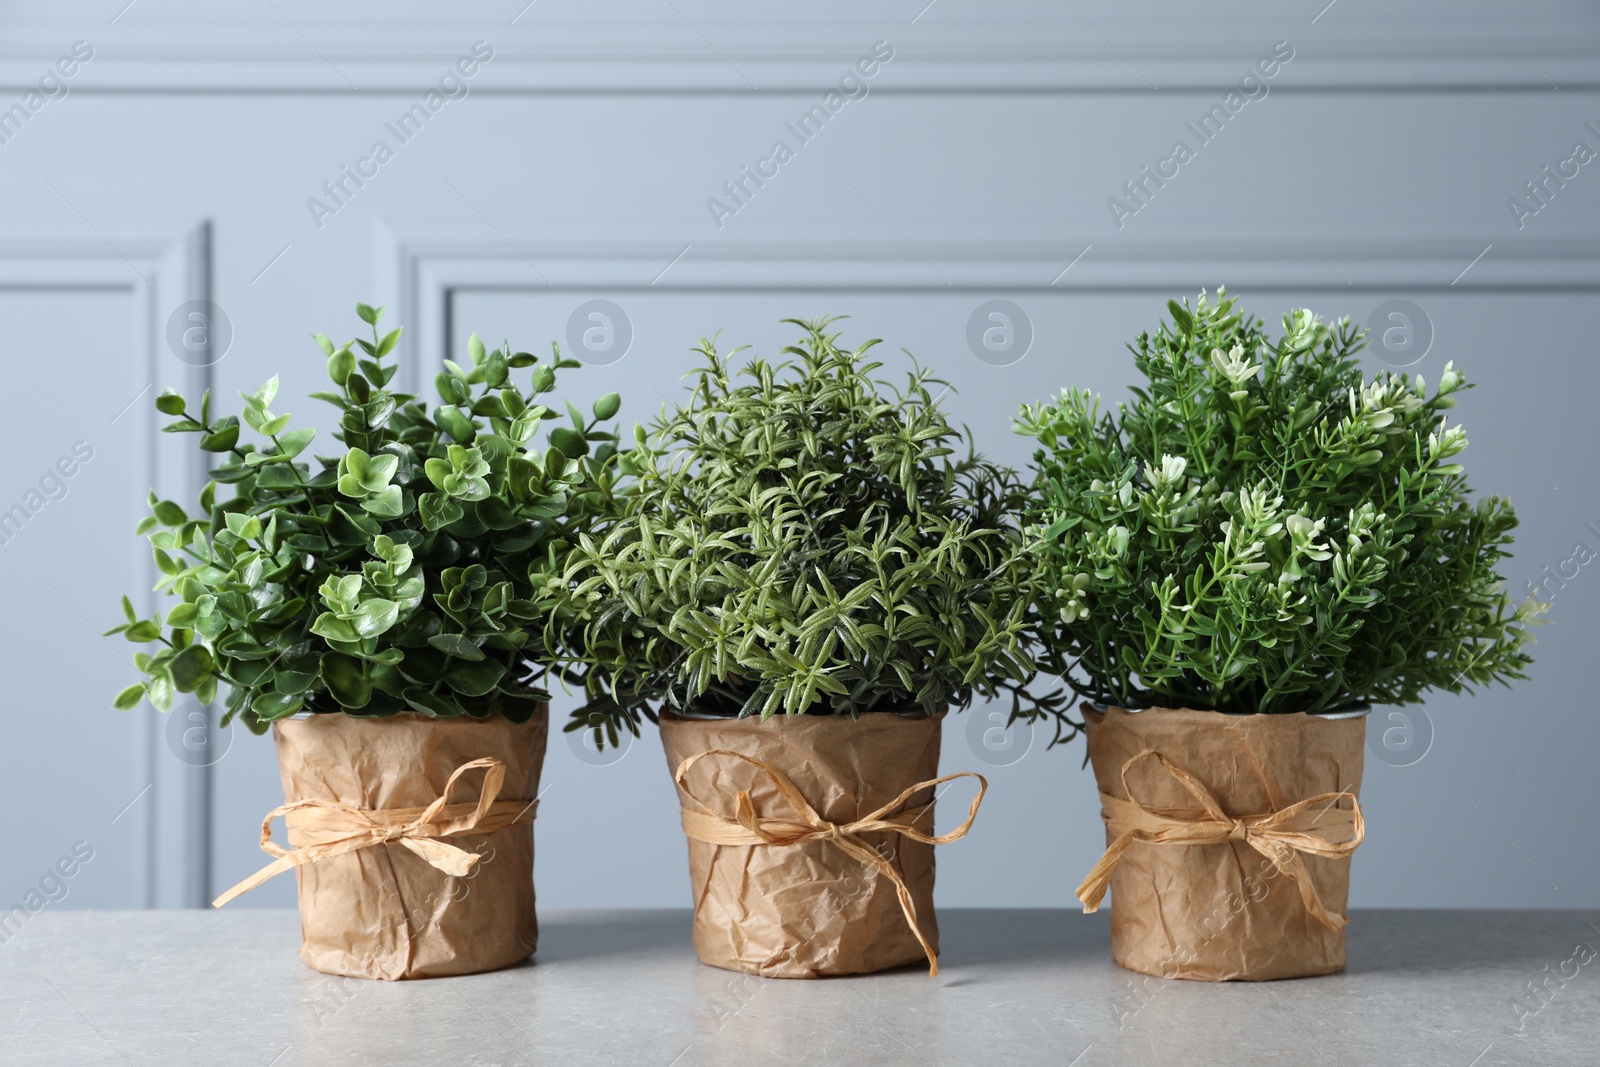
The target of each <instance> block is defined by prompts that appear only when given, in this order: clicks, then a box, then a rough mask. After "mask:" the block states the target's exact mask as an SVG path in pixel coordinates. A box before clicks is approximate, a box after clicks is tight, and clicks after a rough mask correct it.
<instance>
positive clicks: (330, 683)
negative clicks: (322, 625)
mask: <svg viewBox="0 0 1600 1067" xmlns="http://www.w3.org/2000/svg"><path fill="white" fill-rule="evenodd" d="M322 680H323V682H324V683H326V685H327V687H328V695H329V696H331V697H333V699H334V700H335V701H337V702H338V704H339V706H340V707H341V708H362V707H365V706H366V705H367V702H368V701H369V700H371V699H372V684H371V682H369V681H368V680H367V674H366V671H365V669H364V668H363V667H362V666H361V661H360V660H358V659H354V658H353V657H350V656H345V655H341V654H340V653H338V652H325V653H323V656H322Z"/></svg>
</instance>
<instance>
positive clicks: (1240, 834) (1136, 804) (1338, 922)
mask: <svg viewBox="0 0 1600 1067" xmlns="http://www.w3.org/2000/svg"><path fill="white" fill-rule="evenodd" d="M1146 757H1153V758H1154V759H1155V760H1156V762H1158V763H1160V764H1161V766H1162V768H1163V769H1164V770H1166V772H1167V773H1168V774H1170V775H1172V777H1173V778H1175V779H1177V781H1178V784H1180V785H1182V786H1183V787H1184V789H1186V790H1188V791H1189V794H1190V795H1191V796H1193V797H1194V798H1195V799H1196V800H1198V801H1199V802H1200V806H1201V807H1202V808H1203V809H1205V810H1204V811H1199V812H1196V811H1190V810H1172V809H1157V808H1149V807H1146V806H1145V805H1144V804H1143V803H1141V802H1140V801H1138V800H1137V799H1132V798H1133V790H1132V789H1131V788H1130V787H1129V785H1128V771H1129V770H1130V769H1131V768H1132V767H1133V765H1134V764H1135V763H1138V762H1139V761H1140V760H1142V759H1145V758H1146ZM1122 788H1123V790H1124V791H1125V792H1126V793H1127V794H1128V796H1129V798H1130V799H1128V800H1122V799H1120V798H1118V797H1113V796H1107V795H1106V794H1105V793H1101V794H1100V803H1101V805H1102V806H1103V808H1104V811H1103V812H1102V814H1103V815H1104V817H1105V821H1106V828H1107V829H1109V830H1111V831H1112V832H1113V833H1115V834H1116V835H1117V837H1116V838H1115V839H1114V840H1113V841H1112V842H1111V845H1110V847H1108V848H1107V849H1106V851H1105V854H1104V855H1103V856H1101V857H1100V862H1099V863H1096V864H1095V865H1094V869H1093V870H1091V871H1090V872H1089V876H1088V877H1087V878H1085V879H1084V880H1083V882H1082V884H1081V885H1079V886H1078V891H1077V896H1078V899H1079V900H1080V901H1082V902H1083V910H1084V911H1085V912H1092V911H1096V910H1098V909H1099V907H1100V901H1101V900H1102V899H1104V898H1105V895H1106V889H1107V887H1109V886H1110V884H1111V872H1112V871H1113V870H1115V869H1116V866H1117V864H1118V862H1120V861H1121V859H1122V854H1123V853H1124V852H1126V851H1127V850H1128V846H1130V845H1132V844H1133V843H1134V842H1135V841H1144V842H1147V843H1149V844H1153V845H1214V844H1220V843H1222V842H1226V841H1243V842H1244V843H1245V844H1247V845H1249V846H1250V847H1251V848H1253V849H1255V850H1256V851H1257V852H1259V853H1261V854H1262V855H1263V856H1265V857H1267V858H1268V859H1269V860H1271V861H1272V863H1273V865H1274V866H1275V867H1276V868H1277V869H1278V871H1279V872H1280V873H1282V874H1286V875H1288V876H1289V877H1290V878H1291V879H1292V880H1293V881H1294V883H1295V885H1297V886H1299V888H1300V899H1301V901H1302V902H1303V903H1304V904H1305V908H1306V911H1307V912H1308V913H1309V914H1310V915H1311V917H1312V918H1313V919H1316V920H1317V921H1318V922H1320V923H1321V924H1322V925H1323V926H1326V927H1327V928H1328V929H1330V930H1342V929H1344V926H1345V922H1346V919H1345V917H1344V916H1343V915H1339V914H1336V913H1334V912H1331V911H1329V910H1328V908H1327V906H1326V905H1324V904H1323V903H1322V896H1321V894H1319V893H1318V892H1317V887H1316V886H1315V885H1314V884H1313V883H1312V881H1311V872H1310V871H1309V870H1307V869H1306V864H1305V859H1304V857H1303V856H1302V853H1305V854H1309V855H1313V856H1327V857H1332V858H1337V857H1341V856H1348V855H1350V854H1351V853H1352V852H1354V851H1355V850H1356V846H1357V845H1359V844H1361V841H1362V839H1363V838H1365V837H1366V835H1367V828H1366V823H1365V821H1363V819H1362V817H1361V802H1360V801H1359V800H1357V799H1356V797H1355V795H1354V794H1353V793H1348V792H1344V791H1341V792H1338V793H1319V794H1318V795H1317V796H1314V797H1307V798H1306V799H1305V800H1301V801H1298V802H1297V803H1294V804H1291V805H1289V806H1288V807H1286V808H1284V809H1282V810H1281V811H1273V812H1268V813H1266V814H1264V815H1244V816H1240V817H1238V818H1235V817H1234V816H1232V815H1228V814H1227V813H1225V812H1224V811H1223V810H1222V805H1221V804H1220V803H1218V802H1217V798H1216V797H1215V796H1214V795H1212V793H1211V791H1210V790H1209V789H1207V788H1206V787H1205V786H1204V785H1203V784H1201V783H1200V782H1199V781H1198V780H1197V779H1196V778H1195V777H1194V776H1193V775H1191V774H1190V773H1189V772H1187V771H1185V770H1184V769H1183V768H1181V767H1179V766H1178V765H1177V764H1175V763H1173V762H1172V761H1171V760H1169V759H1168V758H1167V757H1166V756H1163V755H1162V754H1161V753H1159V752H1157V751H1155V750H1154V749H1149V748H1147V749H1144V750H1143V751H1141V752H1139V753H1138V754H1137V755H1135V756H1133V757H1132V758H1131V759H1129V760H1128V762H1126V763H1124V764H1123V765H1122ZM1345 798H1348V799H1349V801H1350V806H1349V807H1348V808H1347V807H1344V806H1342V805H1340V806H1337V807H1336V806H1335V805H1337V804H1338V802H1339V801H1340V800H1342V799H1345Z"/></svg>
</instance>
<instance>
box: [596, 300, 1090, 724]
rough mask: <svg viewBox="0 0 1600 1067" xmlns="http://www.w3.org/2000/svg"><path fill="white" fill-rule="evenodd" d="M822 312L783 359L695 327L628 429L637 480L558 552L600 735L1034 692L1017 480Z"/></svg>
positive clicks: (1027, 712) (911, 377)
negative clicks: (676, 388)
mask: <svg viewBox="0 0 1600 1067" xmlns="http://www.w3.org/2000/svg"><path fill="white" fill-rule="evenodd" d="M832 321H833V320H822V321H818V322H802V321H799V320H785V322H787V323H791V324H792V325H794V326H796V327H798V328H799V329H800V330H801V331H802V334H803V336H802V338H801V340H800V343H799V344H797V345H795V346H792V347H787V348H784V349H783V350H782V352H781V357H783V358H781V360H780V361H769V360H767V359H763V358H757V357H747V358H745V359H744V360H743V361H742V365H741V366H738V367H737V368H736V367H735V366H734V363H735V359H736V357H739V356H740V353H742V352H744V349H735V350H734V351H733V352H730V353H727V354H726V355H724V354H719V353H718V352H717V350H716V347H715V343H714V341H710V340H706V341H702V342H701V344H700V347H699V348H698V352H699V353H700V355H701V356H702V357H703V363H702V364H701V365H700V366H699V367H698V368H697V369H696V370H694V371H693V372H692V373H691V374H690V375H689V376H688V377H689V378H691V379H692V389H693V393H692V396H691V397H690V399H689V400H688V401H687V402H686V403H684V404H683V405H681V406H675V407H672V408H670V409H664V410H663V412H662V415H661V416H660V418H659V419H657V420H656V421H655V422H654V424H653V425H652V427H651V428H650V430H649V432H648V433H647V432H646V430H645V429H644V428H643V427H640V428H639V429H638V430H637V436H638V447H637V448H634V449H632V450H630V451H629V452H628V454H627V466H628V469H629V471H630V472H631V473H633V474H635V475H636V479H635V482H634V484H633V486H632V491H631V492H630V493H629V494H628V496H627V498H626V500H625V502H624V505H623V507H622V509H621V511H620V512H619V514H618V515H616V516H615V517H612V518H608V520H607V522H606V529H605V530H604V532H603V533H600V532H588V531H586V532H584V533H582V534H581V535H580V536H579V537H578V539H577V547H576V548H575V549H574V551H573V553H572V554H571V556H570V557H569V559H570V563H569V567H568V570H567V578H568V580H569V581H570V582H571V586H572V591H573V598H574V609H573V610H574V612H575V613H576V614H578V615H579V616H580V620H579V621H578V622H577V623H576V624H574V633H575V634H576V635H577V637H578V640H577V645H576V648H577V651H576V655H575V659H574V660H573V662H572V665H573V666H575V667H579V668H581V670H582V672H583V673H584V675H585V678H584V685H585V696H586V701H585V703H584V706H583V707H581V708H579V709H578V711H577V712H576V713H575V716H574V718H573V720H572V722H571V723H570V724H569V727H568V729H570V730H576V729H584V728H592V729H594V730H595V733H596V735H597V740H599V741H600V742H601V743H604V740H605V739H606V738H608V737H609V739H610V740H611V741H612V742H613V743H614V742H615V741H616V739H617V737H618V731H619V730H620V729H628V730H631V731H632V732H633V733H635V734H637V733H638V729H639V722H640V720H641V718H643V719H649V720H651V721H654V720H655V716H656V714H657V710H658V709H659V708H662V707H665V708H670V709H675V710H684V709H692V710H693V711H695V712H698V713H711V714H721V715H729V716H732V715H758V716H760V717H762V718H763V719H764V718H767V717H769V716H772V715H774V714H778V713H780V712H781V713H784V714H789V715H795V714H801V713H810V714H848V715H852V716H855V715H859V714H860V713H863V712H871V711H880V710H911V709H918V708H920V709H923V710H926V711H935V710H942V709H944V708H946V707H949V706H952V705H953V706H957V707H964V706H966V705H967V704H969V703H970V702H971V701H972V699H973V698H974V696H982V697H992V696H996V695H1009V696H1010V697H1011V698H1012V707H1013V713H1014V715H1015V716H1021V717H1024V718H1029V719H1032V718H1035V717H1038V716H1041V715H1053V714H1056V713H1058V712H1059V711H1060V708H1061V697H1059V696H1054V697H1048V696H1047V697H1045V698H1044V699H1042V700H1038V699H1035V698H1034V697H1033V696H1032V695H1031V694H1029V693H1028V692H1027V690H1026V686H1027V684H1028V683H1029V682H1030V681H1031V680H1032V679H1033V677H1034V674H1035V670H1034V662H1033V651H1034V645H1035V643H1036V641H1037V639H1038V621H1039V620H1038V617H1037V614H1036V609H1035V607H1034V601H1035V597H1034V580H1035V578H1034V575H1035V572H1036V557H1035V556H1034V554H1033V552H1032V551H1031V550H1030V548H1029V546H1028V545H1027V544H1026V543H1025V542H1024V539H1023V536H1022V531H1021V529H1020V526H1019V524H1018V522H1017V516H1018V514H1019V509H1020V508H1021V506H1022V503H1023V501H1024V486H1023V485H1022V483H1021V480H1020V478H1019V477H1018V476H1017V475H1016V473H1015V472H1013V471H1011V470H1009V469H1006V468H1004V467H1000V466H997V465H996V464H993V463H990V462H988V461H987V460H985V459H984V458H983V457H982V456H980V455H978V454H976V453H975V452H974V451H973V450H972V447H971V442H970V440H969V438H968V435H967V433H966V432H965V430H963V429H960V428H957V427H955V426H952V425H951V424H950V423H949V421H948V420H947V419H946V417H945V414H944V412H943V411H942V410H941V409H940V407H939V403H938V401H939V399H940V396H942V394H943V392H944V391H945V388H946V387H945V383H943V382H940V381H938V380H936V379H934V378H933V377H931V376H930V374H929V372H928V371H927V370H925V369H922V368H920V367H917V366H916V365H915V364H914V362H913V365H912V367H911V369H910V370H909V371H908V374H907V381H906V384H905V386H904V388H903V389H895V388H893V387H892V386H890V385H888V384H887V383H885V382H883V381H880V380H878V379H877V378H875V377H874V376H873V375H874V372H876V371H877V370H879V368H880V367H881V366H882V364H881V363H878V362H874V361H872V359H871V355H870V350H871V349H872V348H873V346H874V345H876V344H878V342H877V341H868V342H867V343H865V344H863V345H862V346H861V347H859V348H857V349H855V350H854V351H851V350H847V349H844V348H841V347H840V346H839V344H838V335H837V334H835V333H832V332H830V331H829V329H828V327H829V325H830V323H831V322H832Z"/></svg>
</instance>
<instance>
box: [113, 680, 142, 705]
mask: <svg viewBox="0 0 1600 1067" xmlns="http://www.w3.org/2000/svg"><path fill="white" fill-rule="evenodd" d="M144 692H145V687H144V683H143V682H135V683H133V684H132V685H130V686H128V688H126V689H124V690H122V691H121V692H119V693H118V694H117V695H116V698H115V699H114V700H112V702H111V706H112V707H114V708H116V709H117V710H118V711H132V710H133V709H134V708H136V707H138V706H139V702H140V701H142V700H143V699H144Z"/></svg>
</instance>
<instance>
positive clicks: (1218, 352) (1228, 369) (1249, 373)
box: [1211, 345, 1261, 400]
mask: <svg viewBox="0 0 1600 1067" xmlns="http://www.w3.org/2000/svg"><path fill="white" fill-rule="evenodd" d="M1211 365H1212V366H1213V367H1215V368H1216V369H1217V371H1218V373H1220V374H1221V375H1222V376H1223V377H1224V378H1225V379H1227V381H1228V382H1229V384H1231V385H1232V386H1233V389H1232V391H1230V392H1229V393H1228V398H1229V399H1230V400H1243V399H1244V398H1245V397H1247V396H1249V395H1250V391H1249V390H1248V389H1246V388H1245V384H1246V383H1247V382H1251V381H1254V380H1255V377H1256V375H1258V374H1260V373H1261V364H1259V363H1251V362H1249V361H1248V360H1246V359H1245V358H1244V346H1243V345H1234V346H1233V347H1232V348H1230V349H1228V351H1227V352H1223V351H1222V349H1220V348H1213V349H1212V350H1211Z"/></svg>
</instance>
